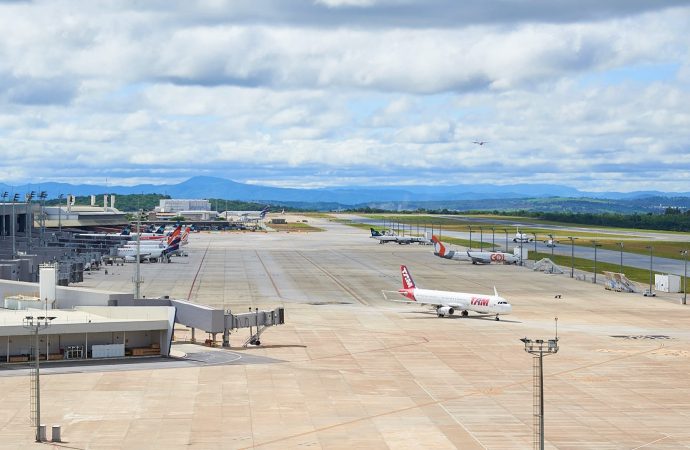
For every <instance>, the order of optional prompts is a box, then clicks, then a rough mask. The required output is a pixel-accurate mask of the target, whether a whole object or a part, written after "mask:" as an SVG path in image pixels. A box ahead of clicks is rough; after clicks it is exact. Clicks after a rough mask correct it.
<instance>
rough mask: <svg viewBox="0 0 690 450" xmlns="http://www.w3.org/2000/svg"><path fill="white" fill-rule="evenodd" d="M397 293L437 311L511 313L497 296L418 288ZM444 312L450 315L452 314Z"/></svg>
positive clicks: (506, 303) (509, 306)
mask: <svg viewBox="0 0 690 450" xmlns="http://www.w3.org/2000/svg"><path fill="white" fill-rule="evenodd" d="M399 292H400V293H401V294H402V295H403V296H405V297H407V298H409V299H410V300H414V301H417V302H419V303H426V304H429V305H434V306H435V307H436V309H437V311H438V310H439V309H441V308H443V307H446V308H453V309H454V310H458V311H474V312H478V313H481V314H497V315H498V314H501V315H503V314H510V313H511V311H512V306H511V305H510V303H509V302H508V301H507V300H506V299H504V298H503V297H501V296H497V295H480V294H469V293H465V292H450V291H436V290H431V289H419V288H414V289H401V290H400V291H399ZM446 311H447V313H449V314H452V312H450V311H448V310H446ZM444 315H445V314H444Z"/></svg>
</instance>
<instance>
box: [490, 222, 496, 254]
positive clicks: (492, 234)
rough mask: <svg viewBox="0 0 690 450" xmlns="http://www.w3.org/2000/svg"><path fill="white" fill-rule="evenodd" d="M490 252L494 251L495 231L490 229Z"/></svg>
mask: <svg viewBox="0 0 690 450" xmlns="http://www.w3.org/2000/svg"><path fill="white" fill-rule="evenodd" d="M491 251H492V252H495V251H496V229H495V228H494V227H491Z"/></svg>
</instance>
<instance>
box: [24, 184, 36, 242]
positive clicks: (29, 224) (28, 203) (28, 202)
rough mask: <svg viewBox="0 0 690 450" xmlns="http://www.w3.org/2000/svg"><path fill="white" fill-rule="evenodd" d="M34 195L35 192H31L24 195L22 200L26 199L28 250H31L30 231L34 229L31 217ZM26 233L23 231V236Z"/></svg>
mask: <svg viewBox="0 0 690 450" xmlns="http://www.w3.org/2000/svg"><path fill="white" fill-rule="evenodd" d="M34 195H36V191H31V192H28V193H26V194H25V195H24V198H25V199H26V226H27V227H28V232H29V234H28V240H27V244H26V246H27V248H28V249H29V250H31V230H32V228H33V227H34V220H33V218H32V217H31V213H32V211H31V200H33V198H34ZM26 231H27V230H24V235H25V236H26V235H27V234H26Z"/></svg>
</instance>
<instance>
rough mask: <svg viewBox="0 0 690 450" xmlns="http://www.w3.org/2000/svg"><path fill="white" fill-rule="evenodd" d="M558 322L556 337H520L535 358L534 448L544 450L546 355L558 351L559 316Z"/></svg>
mask: <svg viewBox="0 0 690 450" xmlns="http://www.w3.org/2000/svg"><path fill="white" fill-rule="evenodd" d="M554 320H555V322H556V337H555V338H554V339H548V340H547V341H546V342H545V341H544V340H543V339H536V340H532V339H528V338H527V337H524V338H522V339H520V341H522V342H523V343H524V344H525V351H526V352H527V353H529V354H531V355H532V357H533V360H534V369H535V371H534V396H535V397H536V400H538V402H537V401H535V402H534V406H535V408H534V412H533V414H534V448H535V449H538V450H544V364H543V360H544V356H545V355H546V356H548V355H553V354H556V353H558V317H556V318H555V319H554Z"/></svg>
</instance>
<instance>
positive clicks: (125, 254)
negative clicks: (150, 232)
mask: <svg viewBox="0 0 690 450" xmlns="http://www.w3.org/2000/svg"><path fill="white" fill-rule="evenodd" d="M179 249H180V245H179V240H178V241H177V242H175V243H174V244H172V245H168V246H166V247H150V246H147V247H141V246H140V247H139V261H147V260H148V261H150V262H156V261H158V260H159V259H160V258H164V259H166V260H167V261H168V262H170V256H171V255H172V254H176V253H177V252H178V251H179ZM117 256H118V257H120V258H123V259H124V260H125V262H136V260H137V248H136V247H120V248H118V249H117Z"/></svg>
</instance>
